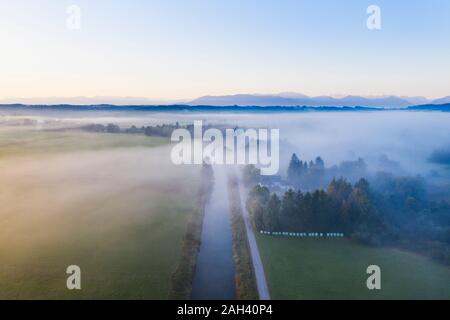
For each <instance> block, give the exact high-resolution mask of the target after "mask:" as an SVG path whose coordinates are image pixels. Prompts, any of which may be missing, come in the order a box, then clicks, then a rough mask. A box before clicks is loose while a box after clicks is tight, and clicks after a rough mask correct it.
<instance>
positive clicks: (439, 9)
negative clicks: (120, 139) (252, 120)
mask: <svg viewBox="0 0 450 320" xmlns="http://www.w3.org/2000/svg"><path fill="white" fill-rule="evenodd" d="M71 4H76V5H79V6H80V8H81V10H82V14H81V30H79V31H70V30H68V29H67V28H66V18H67V14H66V12H65V11H66V7H67V6H68V5H71ZM371 4H376V5H378V6H380V8H381V13H382V30H380V31H370V30H368V29H367V27H366V19H367V17H368V15H367V14H366V9H367V7H368V6H369V5H371ZM0 39H1V47H0V58H1V59H0V72H1V73H0V98H7V97H48V96H67V97H69V96H97V95H100V96H139V97H149V98H162V99H187V98H194V97H197V96H201V95H206V94H234V93H277V92H282V91H296V92H302V93H305V94H308V95H322V94H358V95H384V94H395V95H410V96H415V95H423V96H427V97H430V98H437V97H441V96H446V95H450V1H448V0H429V1H420V0H416V1H414V0H409V1H406V0H395V1H392V0H383V1H381V0H371V1H365V0H343V1H336V0H303V1H302V0H270V1H269V0H220V1H219V0H179V1H176V0H148V1H144V0H142V1H139V0H127V1H119V0H71V1H65V0H63V1H55V0H8V1H7V0H0Z"/></svg>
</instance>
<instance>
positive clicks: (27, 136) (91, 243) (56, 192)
mask: <svg viewBox="0 0 450 320" xmlns="http://www.w3.org/2000/svg"><path fill="white" fill-rule="evenodd" d="M163 143H164V142H163V141H162V140H161V139H158V138H156V139H153V138H149V137H139V136H125V135H123V136H122V135H117V134H116V135H108V134H87V133H76V132H70V133H67V132H62V133H57V132H26V131H24V130H21V134H17V132H16V133H13V132H12V131H6V130H2V132H1V133H0V150H1V155H2V156H1V157H0V181H1V184H0V203H1V209H0V261H1V262H0V298H1V299H17V298H20V299H72V298H77V299H87V298H98V299H110V298H121V299H131V298H136V299H165V298H167V295H168V291H169V287H170V278H171V275H172V273H173V272H174V270H175V268H176V266H177V264H178V262H179V253H180V250H181V245H182V239H183V236H184V234H185V230H186V225H187V222H188V221H189V219H190V217H191V216H192V214H193V212H194V211H195V210H197V206H198V202H197V201H196V196H197V191H198V190H197V187H198V184H199V170H198V168H196V167H176V166H173V165H171V163H170V161H169V159H170V158H169V155H170V154H169V152H170V148H169V147H168V146H158V145H161V144H163ZM157 146H158V147H157ZM73 264H74V265H78V266H80V267H81V272H82V290H81V291H68V290H67V289H66V279H67V276H68V275H67V274H66V273H65V272H66V268H67V266H69V265H73Z"/></svg>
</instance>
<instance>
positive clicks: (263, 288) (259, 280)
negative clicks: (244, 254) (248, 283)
mask: <svg viewBox="0 0 450 320" xmlns="http://www.w3.org/2000/svg"><path fill="white" fill-rule="evenodd" d="M237 176H238V182H239V193H240V198H241V208H242V213H243V215H244V221H245V229H246V230H247V239H248V244H249V246H250V252H251V255H252V260H253V269H254V271H255V276H256V285H257V287H258V293H259V299H260V300H270V295H269V287H268V286H267V281H266V275H265V273H264V266H263V264H262V261H261V256H260V254H259V249H258V244H257V243H256V238H255V234H254V233H253V228H252V224H251V222H250V215H249V213H248V211H247V207H246V205H245V199H246V192H245V188H244V184H243V182H242V178H241V175H240V173H239V172H237Z"/></svg>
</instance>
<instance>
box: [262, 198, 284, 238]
mask: <svg viewBox="0 0 450 320" xmlns="http://www.w3.org/2000/svg"><path fill="white" fill-rule="evenodd" d="M280 210H281V200H280V198H278V196H277V195H276V194H275V193H274V194H272V196H271V197H270V200H269V202H268V204H267V209H266V210H265V211H264V215H263V222H264V227H265V230H267V231H271V232H273V231H279V230H280V229H279V221H278V219H279V216H280Z"/></svg>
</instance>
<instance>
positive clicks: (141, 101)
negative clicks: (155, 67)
mask: <svg viewBox="0 0 450 320" xmlns="http://www.w3.org/2000/svg"><path fill="white" fill-rule="evenodd" d="M447 103H450V96H448V97H444V98H440V99H436V100H431V99H427V98H425V97H403V96H382V97H362V96H344V97H331V96H317V97H309V96H307V95H304V94H301V93H296V92H283V93H279V94H272V95H267V94H236V95H225V96H203V97H200V98H197V99H194V100H192V101H187V100H170V101H169V100H155V99H148V98H142V97H110V96H96V97H66V98H62V97H47V98H9V99H1V100H0V104H24V105H62V104H66V105H116V106H137V105H141V106H150V105H188V106H216V107H224V106H241V107H249V106H254V107H269V106H281V107H294V106H295V107H297V106H299V107H302V106H307V107H368V108H387V109H388V108H407V107H410V106H417V105H426V104H433V105H434V104H447Z"/></svg>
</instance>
